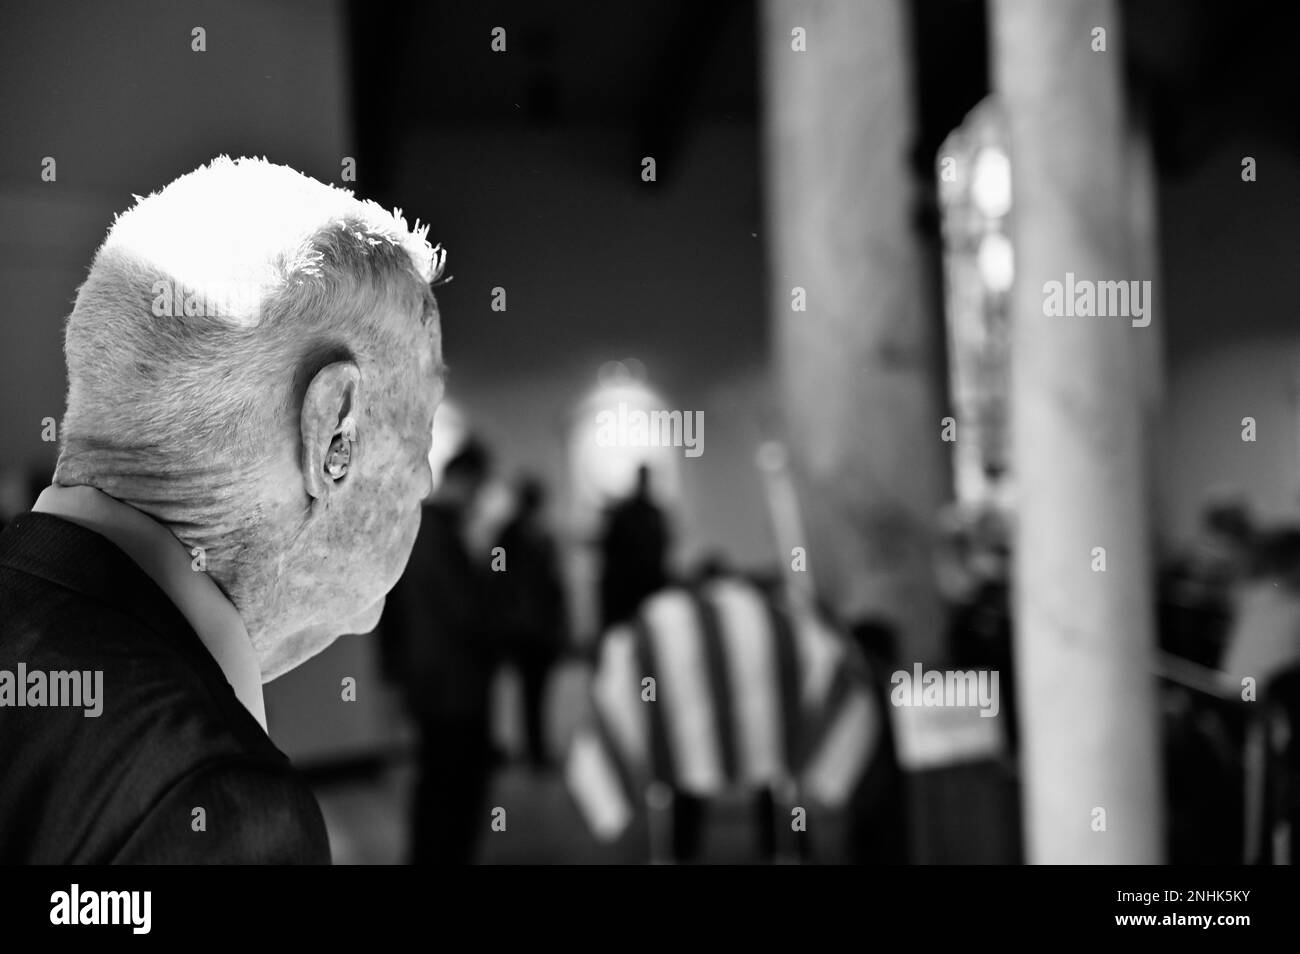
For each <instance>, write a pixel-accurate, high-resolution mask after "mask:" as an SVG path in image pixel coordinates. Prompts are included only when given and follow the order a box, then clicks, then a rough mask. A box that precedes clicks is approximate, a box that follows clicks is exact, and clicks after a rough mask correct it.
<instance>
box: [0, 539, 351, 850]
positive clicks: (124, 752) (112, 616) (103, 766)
mask: <svg viewBox="0 0 1300 954" xmlns="http://www.w3.org/2000/svg"><path fill="white" fill-rule="evenodd" d="M19 663H25V664H26V668H27V671H28V672H29V673H30V672H32V671H35V670H40V671H45V672H50V671H60V670H64V671H66V670H92V671H93V670H102V671H103V674H104V675H103V699H102V705H103V711H102V714H101V715H99V716H98V717H97V718H88V717H86V716H85V715H84V710H83V709H81V708H52V707H46V708H33V707H26V708H15V707H10V706H0V863H5V864H15V863H47V864H63V863H91V864H103V863H153V862H157V863H235V864H242V863H277V864H278V863H320V864H328V863H329V860H330V856H329V843H328V841H327V839H326V834H325V826H324V822H323V820H322V818H321V814H320V809H319V807H318V806H317V804H316V801H315V799H314V798H313V796H312V794H311V792H310V790H308V788H307V787H306V786H305V785H304V784H303V783H302V782H301V781H300V780H299V779H298V778H297V777H296V776H295V774H294V772H293V770H292V768H291V767H290V765H289V761H288V759H287V758H286V757H285V756H284V754H283V753H282V752H280V750H279V749H277V748H276V747H275V745H274V744H272V742H271V740H270V739H269V738H267V736H266V734H265V733H264V732H263V731H262V728H261V726H259V725H258V724H257V720H256V719H254V718H253V716H252V715H251V714H249V712H248V710H246V709H245V708H244V707H243V706H242V705H241V704H240V702H239V700H238V699H237V698H236V696H235V693H234V690H232V689H231V688H230V685H229V684H228V683H227V682H226V679H225V676H224V675H223V673H222V672H221V669H220V667H218V666H217V664H216V662H215V661H214V660H213V658H212V657H211V656H210V655H209V654H208V651H207V650H206V649H205V648H204V646H203V644H202V643H201V642H200V641H199V638H198V636H197V635H196V634H195V632H194V630H193V629H192V628H191V627H190V625H189V623H188V622H187V621H186V619H185V617H184V616H183V615H181V612H180V611H179V610H178V609H177V608H176V607H175V605H173V604H172V603H171V601H170V600H169V599H168V598H167V597H166V596H165V595H164V594H163V592H162V590H161V589H159V588H158V586H157V584H155V583H154V582H153V580H151V579H150V578H149V577H148V576H147V575H146V574H145V573H144V571H143V570H141V569H140V568H139V567H138V566H137V565H136V564H135V563H134V562H133V561H132V560H131V559H130V558H129V557H127V556H126V554H124V553H123V552H122V551H121V550H120V549H118V548H117V547H116V546H115V545H113V544H112V543H110V542H109V541H108V540H107V539H105V538H104V537H102V536H100V535H99V534H97V533H94V532H93V531H90V530H87V529H85V528H84V527H81V526H78V525H77V524H74V523H71V522H69V521H66V520H63V519H60V518H58V517H54V516H51V515H49V514H42V513H29V514H24V515H22V516H20V517H18V518H17V519H16V520H15V521H14V522H13V523H12V524H11V525H10V526H9V527H7V528H6V529H5V531H4V532H3V534H0V670H8V671H9V672H12V673H17V671H18V664H19ZM196 808H202V809H203V813H201V814H200V813H196V812H195V811H194V809H196ZM200 817H202V818H203V821H204V825H205V827H206V830H205V831H195V830H194V829H195V828H196V827H200V826H199V824H198V821H197V820H198V819H199V818H200Z"/></svg>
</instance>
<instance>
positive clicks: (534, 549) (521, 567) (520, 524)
mask: <svg viewBox="0 0 1300 954" xmlns="http://www.w3.org/2000/svg"><path fill="white" fill-rule="evenodd" d="M545 501H546V489H545V488H544V487H543V486H542V483H541V481H539V480H538V479H537V478H535V477H525V478H524V479H523V480H521V481H520V483H519V493H518V503H517V504H516V507H515V512H514V515H513V516H512V517H511V518H510V520H509V522H508V523H506V525H505V527H504V528H503V529H502V531H501V535H500V536H499V537H498V539H497V543H496V545H497V546H499V547H501V548H502V550H503V551H504V554H505V565H504V566H505V568H504V571H503V572H500V573H493V574H492V577H493V583H494V585H495V590H496V592H497V594H498V596H499V599H498V601H497V606H499V607H500V610H501V613H502V616H503V620H502V626H503V637H504V641H505V643H506V646H507V652H509V653H510V655H511V656H512V657H513V659H514V661H515V664H516V665H517V666H518V667H519V674H520V677H521V679H522V681H523V689H524V720H525V731H526V737H527V740H528V760H529V762H531V763H532V765H533V766H534V767H535V768H542V767H544V766H545V765H546V763H547V761H548V760H547V755H546V740H545V733H544V721H543V712H542V703H543V701H544V697H545V691H546V676H547V674H548V673H549V672H550V669H551V667H552V666H553V665H554V664H555V660H556V658H557V657H558V656H559V655H560V653H561V651H562V650H563V648H564V626H565V612H564V587H563V584H562V583H561V581H560V572H559V565H558V559H557V556H556V552H555V543H554V541H553V540H552V539H551V537H550V535H549V534H548V533H547V531H546V527H545V526H544V524H543V522H542V510H543V507H544V505H545Z"/></svg>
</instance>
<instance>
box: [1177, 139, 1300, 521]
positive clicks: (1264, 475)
mask: <svg viewBox="0 0 1300 954" xmlns="http://www.w3.org/2000/svg"><path fill="white" fill-rule="evenodd" d="M1206 149H1207V156H1206V158H1205V159H1204V160H1203V161H1201V163H1200V164H1199V165H1198V166H1197V167H1196V168H1195V170H1194V171H1192V172H1191V173H1190V174H1188V175H1186V176H1183V177H1177V178H1173V179H1171V180H1169V181H1167V182H1164V183H1162V186H1161V201H1160V213H1161V222H1160V231H1161V240H1162V248H1161V255H1162V258H1163V263H1162V268H1163V274H1164V280H1163V281H1162V283H1161V285H1162V287H1163V288H1164V289H1165V292H1164V301H1163V303H1162V304H1159V305H1158V307H1159V308H1160V309H1161V313H1162V314H1163V315H1164V316H1165V319H1166V320H1167V322H1168V326H1167V339H1166V342H1167V347H1168V349H1169V363H1168V375H1169V380H1168V391H1167V393H1166V404H1165V411H1164V420H1165V425H1164V428H1163V437H1164V439H1165V444H1164V446H1163V447H1162V450H1161V454H1160V457H1161V461H1162V472H1161V474H1160V487H1161V488H1162V489H1163V494H1162V496H1163V511H1162V514H1161V516H1162V518H1163V523H1164V527H1165V534H1164V535H1165V537H1166V538H1167V539H1168V540H1170V541H1171V542H1174V543H1177V542H1179V541H1182V540H1185V539H1186V538H1187V537H1188V536H1189V535H1191V534H1192V533H1193V532H1194V530H1195V527H1196V521H1197V515H1198V512H1199V510H1200V507H1201V505H1202V503H1203V502H1204V500H1205V495H1206V493H1207V491H1210V490H1214V489H1235V490H1237V491H1240V492H1242V493H1243V495H1244V496H1245V498H1246V499H1247V500H1248V501H1250V502H1251V503H1252V505H1253V506H1254V507H1255V509H1256V511H1257V512H1258V514H1259V515H1260V516H1261V517H1264V518H1266V519H1269V520H1277V519H1283V518H1288V519H1291V520H1296V519H1300V313H1298V311H1297V298H1296V292H1295V277H1294V276H1295V263H1296V262H1297V261H1300V227H1298V226H1300V191H1297V189H1296V188H1295V183H1296V181H1297V178H1298V177H1300V159H1297V157H1296V156H1295V155H1294V154H1293V153H1289V152H1287V151H1283V150H1280V149H1278V148H1277V147H1276V146H1273V145H1270V144H1269V143H1267V142H1260V141H1258V140H1255V141H1246V140H1241V139H1229V140H1226V141H1221V142H1219V143H1218V144H1217V145H1214V146H1209V145H1207V146H1206ZM1243 156H1253V157H1254V158H1255V159H1256V160H1257V162H1258V176H1259V179H1258V181H1257V182H1252V183H1246V182H1242V181H1241V160H1242V157H1243ZM1156 294H1159V292H1157V293H1156ZM1244 417H1253V418H1255V421H1256V430H1257V440H1256V441H1255V442H1254V443H1248V442H1244V441H1242V439H1241V433H1242V425H1241V420H1242V418H1244Z"/></svg>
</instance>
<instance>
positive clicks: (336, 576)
mask: <svg viewBox="0 0 1300 954" xmlns="http://www.w3.org/2000/svg"><path fill="white" fill-rule="evenodd" d="M426 233H427V229H421V228H420V227H419V225H418V223H417V225H416V227H415V229H414V230H412V229H410V228H408V227H407V224H406V220H405V219H404V218H402V216H401V214H400V211H395V212H392V213H390V212H387V211H385V210H384V209H382V208H381V207H380V206H378V205H377V204H375V203H374V202H370V201H362V200H359V199H357V198H355V197H354V196H353V195H352V193H351V192H349V191H347V190H344V189H338V188H335V187H333V186H329V185H326V184H323V183H321V182H318V181H316V180H314V179H311V178H309V177H307V176H305V175H302V174H301V173H299V172H296V171H295V170H293V169H291V168H289V167H287V166H280V165H274V164H272V163H270V162H267V161H265V160H258V159H237V160H231V159H228V158H225V157H221V158H218V159H216V160H214V161H212V162H211V163H209V164H208V165H205V166H203V167H200V168H199V169H197V170H195V171H193V172H191V173H189V174H187V175H183V176H181V177H180V178H178V179H176V180H175V181H174V182H172V183H171V184H170V185H168V186H166V187H165V188H163V189H162V190H160V191H158V192H156V193H154V194H152V195H150V196H148V197H145V198H141V197H139V196H137V197H136V204H135V205H134V206H133V207H132V208H130V209H129V210H127V211H126V212H124V213H122V214H121V215H120V216H118V217H117V219H116V220H115V222H114V223H113V226H112V228H111V229H110V230H109V233H108V236H107V238H106V239H105V241H104V243H103V245H102V246H101V247H100V248H99V250H98V251H97V253H96V255H95V258H94V261H93V263H92V265H91V268H90V271H89V275H88V276H87V278H86V281H85V282H84V283H83V284H82V286H81V288H80V289H79V290H78V293H77V299H76V303H75V305H74V307H73V310H72V313H71V315H70V316H69V318H68V322H67V330H66V338H65V353H66V358H67V367H68V396H67V412H66V414H65V416H64V419H63V425H62V428H61V440H62V445H61V450H60V455H59V460H58V464H57V467H56V471H55V482H56V483H59V484H63V485H87V486H92V487H95V488H98V489H99V490H102V491H104V492H105V493H108V494H109V495H111V496H113V497H116V498H118V499H119V500H122V501H123V502H125V503H128V504H130V505H132V506H134V507H136V508H137V509H140V510H142V511H143V512H145V513H147V514H149V515H150V516H152V517H154V518H155V519H157V520H159V521H161V522H162V523H164V524H165V525H167V526H168V527H169V528H171V529H172V531H173V533H175V535H176V536H177V537H178V538H180V540H181V542H182V543H184V544H185V545H186V547H187V548H188V547H201V548H203V550H204V551H205V553H206V557H207V562H208V569H209V574H210V575H211V576H212V577H213V578H214V579H215V580H216V581H217V582H218V583H219V585H221V586H222V588H223V589H224V590H225V592H226V594H227V595H228V596H229V597H230V598H231V599H232V601H234V602H235V604H236V606H237V607H238V608H239V610H240V612H241V614H242V615H243V616H244V618H245V622H246V624H247V625H248V628H249V633H250V635H251V636H252V638H253V640H254V643H255V645H256V646H257V648H258V649H259V652H260V653H261V655H262V659H263V667H264V673H266V674H267V677H268V678H270V677H271V676H273V675H274V674H276V673H278V672H280V671H283V670H284V669H286V668H290V667H291V666H292V665H293V664H296V662H298V661H301V659H302V658H305V656H306V655H310V653H311V652H314V651H316V650H318V649H319V648H321V646H322V644H328V639H329V638H332V636H336V635H339V634H340V633H341V632H365V631H366V629H365V627H366V626H370V627H373V625H374V621H375V620H377V614H378V611H379V608H381V607H382V598H383V594H384V593H385V592H386V591H387V589H388V588H389V587H391V586H392V584H393V583H394V582H395V581H396V579H397V577H398V576H399V575H400V572H401V568H402V566H404V565H405V561H406V558H407V556H408V554H409V552H410V543H411V541H413V539H414V534H415V528H416V526H418V512H419V511H418V503H419V500H420V498H421V497H422V496H423V495H424V493H426V492H427V488H428V485H429V473H428V463H427V458H426V457H425V456H424V455H427V452H428V442H429V434H430V428H431V424H432V418H433V412H434V408H435V407H436V405H437V403H438V400H439V399H440V396H441V393H440V388H441V384H440V381H441V341H440V331H439V327H438V312H437V306H436V303H435V301H434V298H433V293H432V290H431V288H430V283H431V282H432V281H434V280H435V279H436V278H438V276H439V275H440V273H441V271H442V268H443V264H444V256H443V254H442V253H441V251H440V250H439V249H435V248H433V247H431V246H430V244H429V243H428V241H427V240H426ZM340 435H342V437H340ZM340 440H346V443H347V444H348V447H349V448H350V450H351V453H350V457H349V463H348V464H347V466H345V467H343V468H342V469H337V461H335V462H333V463H331V465H330V467H329V468H326V467H322V466H321V464H322V459H323V458H324V457H325V456H327V455H328V454H329V452H330V448H331V446H332V442H333V443H335V444H337V442H338V441H340ZM296 628H301V629H302V630H303V631H308V630H310V631H312V632H315V633H317V635H315V636H312V637H310V638H308V637H305V636H298V637H295V638H294V639H292V640H291V639H289V634H290V632H291V631H292V630H295V629H296ZM291 643H292V644H293V645H290V644H291Z"/></svg>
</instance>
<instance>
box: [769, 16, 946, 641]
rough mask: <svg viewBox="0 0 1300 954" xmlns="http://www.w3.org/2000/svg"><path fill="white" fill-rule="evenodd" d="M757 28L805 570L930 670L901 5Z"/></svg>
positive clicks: (922, 315)
mask: <svg viewBox="0 0 1300 954" xmlns="http://www.w3.org/2000/svg"><path fill="white" fill-rule="evenodd" d="M762 29H763V36H762V45H763V53H764V89H765V103H764V125H765V128H764V135H765V145H766V150H765V161H766V177H767V183H766V186H767V200H768V201H767V206H768V212H769V215H768V239H769V254H770V263H771V268H770V278H771V301H772V319H773V331H774V337H775V341H774V345H775V352H776V364H777V368H778V375H779V378H780V382H781V392H782V400H783V405H784V409H785V413H786V424H787V432H788V436H789V444H790V447H791V451H792V453H791V460H792V463H793V465H794V468H795V473H796V477H797V480H798V483H799V487H800V491H801V494H800V498H801V503H802V505H803V509H804V517H805V526H806V529H807V533H808V537H809V539H808V541H807V544H806V548H807V557H808V565H809V569H810V570H811V571H812V572H813V573H814V574H815V575H816V578H817V583H818V588H819V589H820V590H822V591H823V592H824V593H827V594H828V595H829V596H830V597H831V598H832V600H833V601H834V602H835V603H836V604H837V606H838V609H839V610H840V612H841V613H842V614H844V615H845V616H848V617H862V616H867V615H872V616H876V617H877V618H883V619H887V620H891V621H893V622H894V624H895V626H896V628H897V632H898V648H899V650H900V652H901V653H903V654H904V656H905V658H907V659H910V660H914V661H922V662H925V663H927V664H930V663H934V664H941V662H942V660H941V659H940V658H939V657H940V635H941V622H942V617H941V609H940V606H939V603H938V600H937V598H936V595H935V590H934V583H933V578H932V572H931V566H930V562H929V552H928V550H929V548H928V539H927V538H928V535H929V534H928V532H929V528H930V527H931V525H932V521H933V519H934V515H935V513H936V511H937V509H938V507H939V505H940V504H941V503H942V502H943V501H944V500H945V499H946V496H947V488H948V486H949V483H950V479H951V478H950V476H949V474H948V465H947V461H946V455H944V453H943V451H942V447H943V445H942V443H941V441H940V432H941V428H942V425H941V422H940V418H941V416H942V412H941V411H940V407H941V401H940V395H941V394H942V389H941V386H940V382H941V378H940V362H939V360H938V346H937V343H938V341H939V340H940V339H939V337H938V333H937V332H938V329H937V327H936V326H937V325H938V321H937V317H936V316H937V311H936V308H937V304H936V302H937V290H936V289H934V288H932V287H930V285H931V282H930V281H929V280H928V279H929V274H928V272H927V270H926V268H925V267H924V266H925V263H924V259H923V254H924V253H923V250H922V247H921V243H920V239H919V236H918V234H917V231H916V227H915V226H914V224H913V221H912V216H913V212H914V208H913V199H914V194H913V178H912V174H911V171H910V170H909V169H908V166H907V151H908V149H909V148H910V147H911V145H912V141H913V125H914V122H913V113H914V102H913V99H914V97H913V91H912V88H911V74H910V70H911V67H910V63H909V56H908V51H909V50H910V44H909V42H908V31H907V23H906V16H905V8H904V5H903V3H901V2H899V0H868V2H861V0H802V2H789V0H767V2H765V3H764V7H763V21H762ZM801 45H802V46H803V47H804V48H803V49H799V47H800V46H801ZM797 288H799V289H803V290H804V292H805V294H806V310H796V306H797V305H798V301H797V297H796V296H797V294H798V293H797V292H795V289H797ZM788 558H789V557H788V555H787V559H788Z"/></svg>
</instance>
